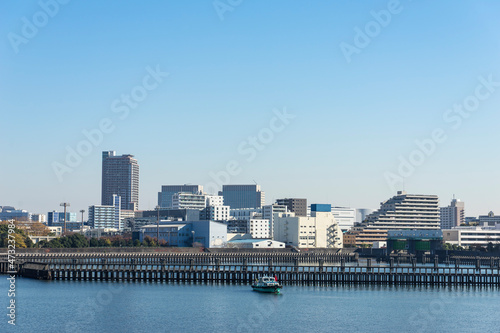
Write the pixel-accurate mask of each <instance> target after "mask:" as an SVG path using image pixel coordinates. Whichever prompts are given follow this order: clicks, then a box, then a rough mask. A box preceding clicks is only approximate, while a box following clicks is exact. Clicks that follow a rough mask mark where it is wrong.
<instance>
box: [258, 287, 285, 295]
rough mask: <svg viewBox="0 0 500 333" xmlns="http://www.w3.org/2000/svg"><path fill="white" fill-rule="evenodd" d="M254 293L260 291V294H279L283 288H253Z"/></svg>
mask: <svg viewBox="0 0 500 333" xmlns="http://www.w3.org/2000/svg"><path fill="white" fill-rule="evenodd" d="M252 288H253V291H258V292H260V293H275V294H277V293H279V292H280V291H281V286H269V287H264V286H252Z"/></svg>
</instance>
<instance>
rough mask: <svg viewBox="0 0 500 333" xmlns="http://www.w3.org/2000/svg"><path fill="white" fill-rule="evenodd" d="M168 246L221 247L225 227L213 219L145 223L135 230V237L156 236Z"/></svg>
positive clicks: (224, 236) (142, 238) (140, 238)
mask: <svg viewBox="0 0 500 333" xmlns="http://www.w3.org/2000/svg"><path fill="white" fill-rule="evenodd" d="M158 229H159V236H160V241H161V240H163V241H165V242H166V243H167V244H168V245H169V246H178V247H189V246H193V244H200V245H201V246H203V247H206V248H218V247H223V246H225V245H226V243H227V227H226V225H225V224H222V223H219V222H214V221H186V222H179V221H161V222H160V226H159V227H158V225H155V224H150V225H145V226H143V227H141V228H140V229H139V231H138V232H137V239H139V240H140V241H143V240H144V238H145V237H146V236H148V237H151V238H153V239H155V238H157V233H158Z"/></svg>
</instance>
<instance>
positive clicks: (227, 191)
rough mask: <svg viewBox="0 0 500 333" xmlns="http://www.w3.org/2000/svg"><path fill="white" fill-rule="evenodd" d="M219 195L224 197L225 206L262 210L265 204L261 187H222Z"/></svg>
mask: <svg viewBox="0 0 500 333" xmlns="http://www.w3.org/2000/svg"><path fill="white" fill-rule="evenodd" d="M219 195H221V196H223V197H224V204H225V205H226V206H229V207H231V209H237V208H261V207H262V206H264V204H265V194H264V192H263V191H261V189H260V185H222V191H220V192H219Z"/></svg>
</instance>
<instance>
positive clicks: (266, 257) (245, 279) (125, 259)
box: [0, 253, 500, 286]
mask: <svg viewBox="0 0 500 333" xmlns="http://www.w3.org/2000/svg"><path fill="white" fill-rule="evenodd" d="M351 259H352V260H351ZM16 261H17V263H16V271H18V275H20V276H23V277H28V278H38V279H47V280H71V281H123V282H166V283H171V282H175V283H235V284H249V283H251V282H252V281H254V280H255V279H256V278H258V277H260V276H263V275H271V276H276V277H277V278H278V280H279V281H280V282H282V283H283V284H285V285H292V284H298V285H335V284H379V285H381V284H385V285H446V286H451V285H494V286H500V269H499V260H497V259H491V260H490V261H489V262H487V263H483V262H482V261H481V260H477V259H476V260H471V263H474V264H475V266H474V265H472V266H465V265H463V264H461V263H460V261H455V263H454V265H453V264H451V265H446V266H444V265H442V264H440V263H439V261H438V258H437V257H435V258H433V260H430V259H429V260H428V262H430V263H429V264H427V265H420V264H417V263H416V261H415V260H412V261H411V263H410V264H398V263H397V261H395V260H394V259H393V258H391V260H390V262H389V263H388V264H384V265H377V264H375V265H372V260H371V259H367V260H366V262H363V263H362V264H360V263H359V262H356V261H355V260H354V257H351V256H335V255H328V254H323V255H321V254H317V255H313V256H300V255H297V254H286V255H283V254H279V255H273V254H269V253H266V254H260V253H259V254H255V253H254V254H248V253H246V254H245V253H242V254H234V255H229V254H224V255H221V254H205V253H201V254H199V255H198V254H195V255H193V254H134V255H126V254H99V253H95V254H91V255H89V254H82V255H80V254H76V255H75V254H72V255H69V256H66V255H62V254H58V255H34V256H33V255H25V256H21V258H16ZM483 264H487V265H483ZM8 268H9V263H8V262H7V261H6V260H5V258H1V259H0V272H2V273H7V271H8Z"/></svg>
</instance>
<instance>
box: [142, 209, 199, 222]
mask: <svg viewBox="0 0 500 333" xmlns="http://www.w3.org/2000/svg"><path fill="white" fill-rule="evenodd" d="M159 215H160V219H163V220H172V221H198V220H200V211H199V210H198V209H167V208H160V212H159ZM140 217H154V218H157V217H158V211H157V210H144V211H142V213H141V216H140Z"/></svg>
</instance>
